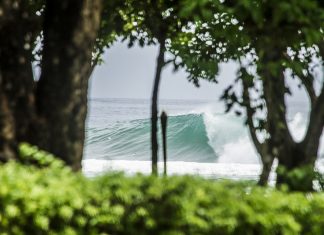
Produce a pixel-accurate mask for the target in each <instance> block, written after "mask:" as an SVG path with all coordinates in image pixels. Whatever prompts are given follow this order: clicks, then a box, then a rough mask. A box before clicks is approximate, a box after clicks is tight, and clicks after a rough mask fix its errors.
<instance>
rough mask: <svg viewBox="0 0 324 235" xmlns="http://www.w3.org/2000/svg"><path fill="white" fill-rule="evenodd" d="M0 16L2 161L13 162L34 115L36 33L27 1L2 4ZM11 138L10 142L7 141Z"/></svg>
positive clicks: (36, 26)
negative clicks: (33, 52) (34, 44)
mask: <svg viewBox="0 0 324 235" xmlns="http://www.w3.org/2000/svg"><path fill="white" fill-rule="evenodd" d="M0 10H1V12H2V14H1V16H0V92H1V94H0V96H1V108H0V116H1V120H0V122H1V124H0V129H1V131H0V132H1V134H0V135H1V137H0V138H1V141H0V149H6V150H5V151H4V153H2V154H1V152H3V151H2V150H0V155H2V157H1V159H2V161H5V160H7V159H11V158H14V156H15V155H16V150H17V143H19V142H20V141H24V140H25V139H26V138H27V136H28V128H29V126H30V123H31V121H32V117H33V114H34V109H33V107H34V106H33V105H34V94H33V91H34V79H33V73H32V65H31V61H32V52H31V50H32V44H33V42H34V40H35V37H36V35H37V33H38V32H39V30H40V29H39V24H37V23H36V22H37V19H36V18H37V16H36V15H35V16H34V15H31V14H30V11H29V3H28V2H27V1H23V0H21V1H15V2H13V1H6V0H4V1H2V2H1V4H0ZM9 136H10V138H9Z"/></svg>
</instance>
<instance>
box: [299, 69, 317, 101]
mask: <svg viewBox="0 0 324 235" xmlns="http://www.w3.org/2000/svg"><path fill="white" fill-rule="evenodd" d="M300 80H301V82H302V83H303V85H304V87H305V89H306V92H307V94H308V96H309V99H310V102H311V106H312V107H313V105H314V104H315V102H316V99H317V96H316V93H315V89H314V86H313V80H314V79H313V76H312V75H311V74H310V73H308V74H307V75H306V76H302V77H300Z"/></svg>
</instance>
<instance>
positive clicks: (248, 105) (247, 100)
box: [242, 79, 264, 157]
mask: <svg viewBox="0 0 324 235" xmlns="http://www.w3.org/2000/svg"><path fill="white" fill-rule="evenodd" d="M242 84H243V104H244V106H245V108H246V114H247V124H248V127H249V132H250V135H251V138H252V141H253V143H254V146H255V147H256V149H257V151H258V153H259V154H260V155H261V157H262V155H263V152H264V146H263V144H262V143H260V141H259V140H258V137H257V135H256V128H255V127H254V124H253V115H254V110H253V109H252V107H251V100H250V94H249V87H248V84H247V81H246V80H245V79H242Z"/></svg>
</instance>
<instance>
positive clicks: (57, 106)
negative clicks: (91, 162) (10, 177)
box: [0, 0, 101, 170]
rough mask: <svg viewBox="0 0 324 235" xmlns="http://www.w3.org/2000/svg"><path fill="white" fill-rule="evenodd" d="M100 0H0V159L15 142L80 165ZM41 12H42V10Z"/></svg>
mask: <svg viewBox="0 0 324 235" xmlns="http://www.w3.org/2000/svg"><path fill="white" fill-rule="evenodd" d="M100 3H101V2H100V0H95V1H90V0H81V1H79V0H68V1H59V2H55V1H50V0H49V1H44V2H43V1H27V0H20V1H5V0H4V1H2V2H1V4H0V12H1V13H2V14H0V18H1V20H0V32H1V37H0V78H1V80H0V91H1V95H0V96H1V101H0V102H1V105H0V108H1V110H0V113H1V114H0V115H1V120H0V128H1V131H0V139H1V140H2V141H1V143H0V157H1V160H2V161H6V160H8V159H10V158H15V157H16V153H17V145H18V143H19V142H22V141H27V142H31V143H33V144H36V145H39V146H40V147H41V148H43V149H45V150H48V151H50V152H52V153H54V154H56V155H57V156H58V157H60V158H62V159H63V160H64V161H65V162H66V163H67V164H68V165H70V166H72V168H73V169H75V170H77V169H80V167H81V157H82V152H83V142H84V125H85V117H86V110H87V87H88V78H89V74H90V71H91V58H92V50H93V48H94V43H95V39H96V35H97V30H98V27H99V21H100V10H101V7H100V5H101V4H100ZM43 11H44V13H43ZM40 32H42V34H43V35H44V37H43V40H42V44H43V48H42V51H41V56H42V58H41V76H40V79H39V81H36V80H35V79H34V77H33V73H32V67H31V66H32V65H31V62H32V60H33V57H32V50H33V49H34V46H35V45H34V43H35V38H36V37H37V36H38V35H40Z"/></svg>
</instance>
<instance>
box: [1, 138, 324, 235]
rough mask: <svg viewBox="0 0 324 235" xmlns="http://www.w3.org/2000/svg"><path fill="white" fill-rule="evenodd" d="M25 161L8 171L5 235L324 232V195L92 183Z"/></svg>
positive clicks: (24, 149) (46, 160) (225, 186)
mask: <svg viewBox="0 0 324 235" xmlns="http://www.w3.org/2000/svg"><path fill="white" fill-rule="evenodd" d="M20 154H21V156H22V159H24V164H21V163H16V162H10V163H7V164H4V165H1V166H0V234H1V235H4V234H8V235H16V234H33V235H37V234H66V235H69V234H71V235H72V234H102V235H103V234H110V235H113V234H121V235H126V234H127V235H135V234H139V235H146V234H151V235H162V234H163V235H188V234H194V235H200V234H201V235H202V234H206V235H207V234H208V235H211V234H224V235H225V234H240V235H244V234H269V235H270V234H271V235H273V234H278V235H279V234H287V235H288V234H289V235H290V234H323V231H324V219H323V218H324V194H323V193H309V194H302V193H288V192H284V191H278V190H275V189H273V188H260V187H256V186H253V185H251V184H250V183H246V182H233V181H211V180H206V179H202V178H199V177H194V176H172V177H161V178H157V177H151V176H143V175H136V176H132V177H129V176H125V175H123V174H121V173H109V174H107V175H104V176H100V177H95V178H86V177H84V176H83V175H82V174H81V173H74V172H72V171H71V170H70V169H69V168H66V167H64V166H63V165H62V164H61V162H60V161H59V160H56V159H55V158H54V157H53V156H51V155H49V156H48V154H47V153H46V152H43V151H41V154H39V150H38V149H37V148H35V147H31V146H29V145H27V144H24V145H22V146H21V149H20ZM35 154H37V157H36V155H35ZM28 158H30V160H28ZM40 159H42V160H40ZM28 162H31V163H33V164H30V165H29V164H27V163H28ZM39 166H44V167H39Z"/></svg>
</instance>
